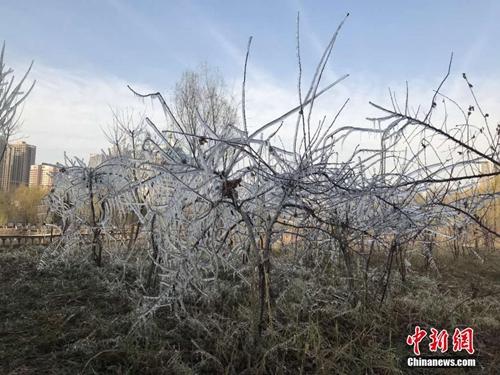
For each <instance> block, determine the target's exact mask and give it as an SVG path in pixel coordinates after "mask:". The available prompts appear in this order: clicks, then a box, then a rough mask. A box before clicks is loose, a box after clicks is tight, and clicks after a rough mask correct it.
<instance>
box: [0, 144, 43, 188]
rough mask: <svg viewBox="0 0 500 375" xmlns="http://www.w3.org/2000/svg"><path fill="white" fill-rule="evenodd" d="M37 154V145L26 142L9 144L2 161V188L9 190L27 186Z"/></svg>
mask: <svg viewBox="0 0 500 375" xmlns="http://www.w3.org/2000/svg"><path fill="white" fill-rule="evenodd" d="M35 155H36V147H35V146H32V145H29V144H27V143H26V142H16V143H12V144H8V145H7V147H6V149H5V152H4V155H3V159H2V161H1V163H0V189H1V190H4V191H9V190H14V189H16V188H17V187H19V186H22V185H25V186H27V185H28V183H29V178H30V167H31V166H32V165H33V164H35Z"/></svg>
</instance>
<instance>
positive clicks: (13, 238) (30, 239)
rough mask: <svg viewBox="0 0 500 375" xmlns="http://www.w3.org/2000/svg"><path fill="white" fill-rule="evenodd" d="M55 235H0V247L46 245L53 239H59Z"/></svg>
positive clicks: (58, 235) (57, 235)
mask: <svg viewBox="0 0 500 375" xmlns="http://www.w3.org/2000/svg"><path fill="white" fill-rule="evenodd" d="M60 236H61V235H60V234H56V233H52V234H51V233H36V234H0V247H17V246H21V245H28V244H31V245H48V244H49V243H51V242H52V241H53V240H54V238H57V237H60Z"/></svg>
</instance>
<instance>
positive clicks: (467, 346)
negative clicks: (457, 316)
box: [406, 326, 475, 355]
mask: <svg viewBox="0 0 500 375" xmlns="http://www.w3.org/2000/svg"><path fill="white" fill-rule="evenodd" d="M426 336H427V331H425V330H423V329H421V328H420V326H415V333H414V334H413V335H408V337H407V338H406V344H407V345H412V346H413V353H414V354H415V355H420V343H421V342H422V340H423V339H424V338H425V337H426ZM449 337H450V335H449V334H448V331H447V330H445V329H443V330H441V331H438V330H437V329H435V328H431V333H430V335H429V340H430V343H429V351H431V352H437V351H438V350H439V351H441V353H445V352H447V351H448V339H449ZM452 341H453V351H454V352H460V351H462V350H465V351H467V353H469V354H474V352H475V349H474V330H473V329H472V328H470V327H468V328H464V329H462V330H460V329H459V328H455V331H454V333H453V337H452Z"/></svg>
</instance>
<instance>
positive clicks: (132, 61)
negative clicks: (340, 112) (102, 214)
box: [0, 0, 500, 162]
mask: <svg viewBox="0 0 500 375" xmlns="http://www.w3.org/2000/svg"><path fill="white" fill-rule="evenodd" d="M297 12H300V17H301V44H302V54H303V60H304V61H303V62H304V66H306V67H308V68H307V69H306V73H311V71H312V67H313V64H314V63H315V62H316V61H317V59H318V58H319V55H320V53H321V49H322V48H323V47H324V45H325V44H326V42H327V41H328V39H329V37H330V35H331V33H332V32H333V31H334V30H335V28H336V26H337V25H338V23H339V22H340V21H341V20H342V18H343V17H344V15H345V14H346V13H347V12H349V13H350V17H349V19H348V21H347V23H346V24H345V27H344V28H343V30H342V33H341V35H340V37H339V39H338V43H337V45H336V47H335V51H334V56H333V61H332V63H331V64H330V66H329V72H328V74H327V78H334V77H335V76H338V75H339V74H341V73H342V74H343V73H350V74H351V80H352V82H353V83H352V85H353V86H351V87H350V88H348V89H346V90H347V91H345V92H343V93H344V94H348V95H349V96H351V95H352V94H356V92H358V93H360V94H361V96H362V97H363V100H364V98H365V97H370V95H373V96H375V98H373V99H378V97H379V96H380V95H381V92H386V90H387V87H388V86H393V85H401V84H404V82H405V81H406V80H408V81H409V82H410V86H411V84H412V83H413V84H414V85H415V86H416V91H417V92H421V91H422V92H423V91H424V89H423V87H424V86H425V84H426V83H427V84H428V87H426V89H429V90H432V88H434V87H435V85H436V83H437V81H438V80H439V77H441V76H442V74H443V73H444V72H445V70H446V66H447V62H448V59H449V55H450V52H451V51H453V52H454V54H455V59H454V67H453V73H454V74H456V75H461V73H462V71H466V72H468V73H469V75H471V76H472V77H476V79H477V80H478V81H480V82H486V86H487V88H486V89H488V90H493V91H494V90H495V89H496V88H498V84H497V82H498V77H500V64H499V61H500V48H498V47H499V46H500V22H499V18H500V17H499V16H500V2H498V1H494V0H491V1H486V0H478V1H465V0H441V1H430V0H423V1H403V0H400V1H308V2H305V1H303V2H302V1H272V2H271V1H152V0H146V1H119V0H105V1H97V0H90V1H53V0H45V1H43V2H41V1H35V0H32V1H19V0H18V1H10V0H3V1H1V2H0V15H1V19H2V22H1V23H0V40H5V41H6V43H7V59H10V60H8V62H11V64H10V65H13V66H14V67H15V68H16V69H17V70H18V71H21V70H22V69H23V68H24V67H25V66H26V65H27V64H28V62H29V60H31V59H34V60H35V64H36V65H35V68H36V69H35V71H34V72H33V75H32V78H35V79H37V81H38V84H37V89H36V90H35V92H34V93H33V97H34V98H33V101H34V103H30V102H28V103H27V104H26V108H25V118H24V125H25V126H24V127H23V131H22V132H21V135H20V136H22V137H25V138H26V139H27V140H28V141H29V142H31V143H34V144H37V146H38V150H39V151H38V155H39V157H38V158H37V159H38V160H37V161H39V162H41V161H55V160H60V159H61V155H62V150H63V149H68V148H69V149H70V151H72V152H74V153H75V154H78V155H80V156H86V155H85V154H87V153H88V152H92V148H97V149H96V150H95V151H98V147H103V146H104V144H105V143H104V142H103V141H102V136H100V133H99V132H100V130H99V127H102V126H105V125H106V123H107V122H109V121H108V119H109V120H110V119H111V112H110V111H109V107H113V108H114V107H120V106H121V105H125V106H129V105H132V102H130V101H128V99H126V97H127V95H128V92H127V91H126V90H123V88H124V86H125V85H126V84H127V83H131V84H135V85H137V86H140V87H144V88H145V89H146V88H148V89H149V88H151V89H154V90H161V91H168V89H169V88H171V87H172V86H173V84H174V83H175V81H176V80H177V79H178V77H179V76H180V74H181V73H182V71H184V70H186V69H190V68H191V69H192V68H195V67H196V66H198V65H199V64H200V63H203V62H207V63H209V64H210V65H212V66H215V67H217V68H219V70H220V71H221V72H222V73H223V74H224V75H225V76H226V79H227V81H228V83H229V84H230V85H232V86H234V87H235V88H236V91H238V90H239V87H238V85H239V82H240V80H241V72H242V66H243V58H244V53H245V48H246V43H247V40H248V37H249V36H253V37H254V41H253V47H252V55H251V62H250V71H251V72H253V73H255V77H254V78H255V86H257V87H260V88H261V89H262V90H265V91H266V92H270V91H271V92H273V90H274V89H275V91H276V93H277V94H276V95H277V97H278V98H279V97H281V96H284V95H286V94H285V92H287V91H290V90H293V88H294V85H295V82H296V79H297V66H296V58H295V28H296V24H295V22H296V15H297ZM262 80H265V81H266V82H265V84H266V85H269V86H272V87H273V88H274V89H270V88H269V87H268V86H265V85H264V86H263V83H262V82H260V81H262ZM493 81H494V82H493ZM492 82H493V83H492ZM363 85H364V86H363ZM354 88H356V90H354ZM486 89H485V90H486ZM37 90H38V92H37ZM96 90H98V92H96ZM256 95H257V93H256ZM419 95H420V94H419ZM485 95H486V96H489V95H487V93H486V91H485ZM89 96H95V98H93V100H94V101H89V100H90V99H89V98H88V97H89ZM259 97H260V96H259ZM290 97H293V93H290ZM267 99H268V100H267V101H269V100H271V98H270V97H269V98H267ZM488 100H491V99H488ZM261 102H264V104H262V103H261ZM265 102H266V100H263V99H262V100H259V99H256V100H255V103H254V104H255V105H256V106H258V105H259V104H262V105H265ZM495 104H496V103H495V102H493V105H495ZM86 105H87V106H89V108H84V107H85V106H86ZM92 105H94V106H98V105H99V108H94V109H93V108H90V106H92ZM51 106H53V108H52V107H51ZM71 106H75V107H74V109H75V110H72V107H71ZM51 108H52V109H51ZM259 109H260V108H255V110H256V111H259ZM279 110H280V108H278V107H276V106H271V107H270V108H266V109H265V110H264V112H266V113H267V114H269V115H272V114H273V113H274V112H273V111H279ZM37 111H38V112H37ZM42 111H46V112H48V113H45V114H43V113H42ZM275 114H276V115H278V114H279V113H275ZM86 115H88V116H87V117H85V116H86ZM64 116H67V117H66V118H65V117H64ZM106 116H107V117H106ZM68 117H71V119H70V118H68ZM64 124H66V125H64ZM61 129H63V130H64V140H65V141H64V142H62V144H60V143H61V140H59V141H57V137H56V136H55V137H50V138H51V139H52V138H53V139H52V141H51V140H49V139H47V136H50V135H51V134H54V135H55V134H57V133H59V132H60V130H61ZM68 140H71V141H68ZM42 159H43V160H42Z"/></svg>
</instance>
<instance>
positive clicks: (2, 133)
mask: <svg viewBox="0 0 500 375" xmlns="http://www.w3.org/2000/svg"><path fill="white" fill-rule="evenodd" d="M4 57H5V43H3V44H2V50H1V52H0V161H1V160H2V159H3V156H4V154H5V150H6V147H7V144H8V142H9V139H10V137H11V135H12V134H13V133H14V132H15V131H16V130H17V128H18V126H19V116H18V110H19V108H20V106H21V104H22V103H23V102H24V100H25V99H26V97H27V96H28V95H29V93H30V92H31V90H32V89H33V86H34V85H35V82H33V83H32V84H31V86H29V88H28V89H27V90H24V89H23V85H24V83H25V81H26V78H27V77H28V74H29V73H30V71H31V67H32V66H33V62H32V63H31V64H30V66H29V68H28V70H27V71H26V73H25V74H24V75H23V77H22V78H21V79H20V80H19V81H17V82H15V76H14V70H13V69H12V68H7V67H6V65H5V61H4Z"/></svg>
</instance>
